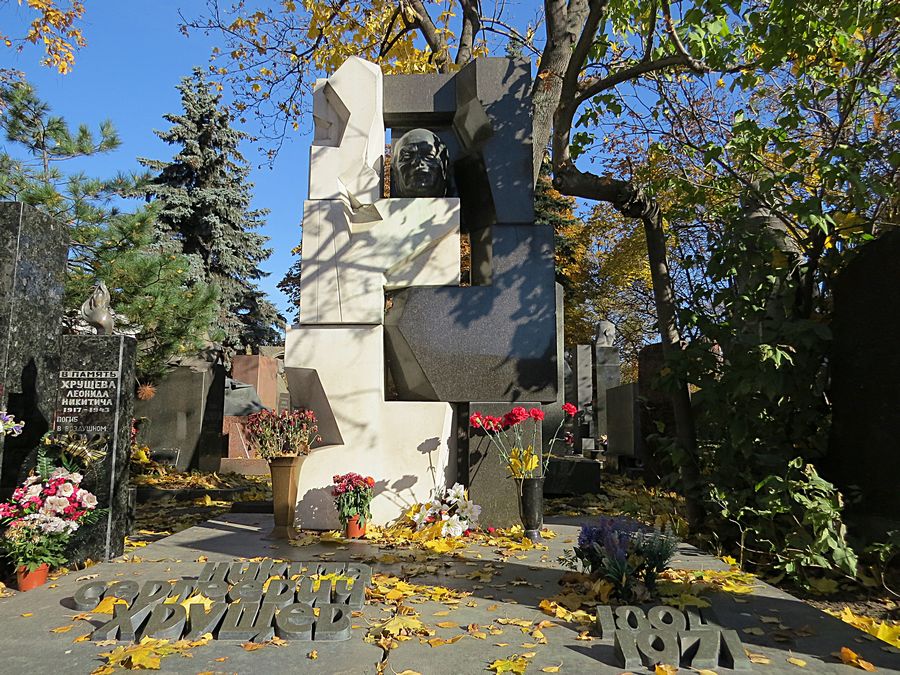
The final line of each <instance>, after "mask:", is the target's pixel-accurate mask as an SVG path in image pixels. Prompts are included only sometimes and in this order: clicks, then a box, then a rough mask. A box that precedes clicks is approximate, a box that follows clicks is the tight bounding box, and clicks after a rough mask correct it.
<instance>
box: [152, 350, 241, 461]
mask: <svg viewBox="0 0 900 675" xmlns="http://www.w3.org/2000/svg"><path fill="white" fill-rule="evenodd" d="M224 407H225V367H224V366H223V365H222V364H221V363H217V362H212V361H206V360H203V359H191V360H189V361H186V362H185V365H180V366H178V367H176V368H174V369H173V370H172V371H171V372H170V373H169V374H168V375H166V377H165V379H164V380H163V381H162V382H160V383H159V384H158V385H157V391H156V395H155V396H154V397H153V398H151V399H150V400H148V401H137V402H136V404H135V414H136V416H137V417H139V418H141V417H144V418H146V419H147V422H146V423H144V424H143V426H142V427H141V439H142V440H143V441H144V442H146V443H147V445H149V446H150V448H152V449H153V451H154V453H159V457H160V458H161V459H164V460H166V461H169V462H171V463H173V464H174V465H175V466H176V467H177V468H178V469H179V470H181V471H185V470H188V469H193V468H199V469H201V470H204V471H218V469H219V462H220V461H221V459H222V454H223V449H224V440H223V438H224V437H223V435H222V423H223V415H224Z"/></svg>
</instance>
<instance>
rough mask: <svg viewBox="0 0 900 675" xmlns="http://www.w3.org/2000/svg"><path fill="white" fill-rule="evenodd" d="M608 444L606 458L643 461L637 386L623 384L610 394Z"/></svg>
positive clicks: (607, 404) (607, 400) (607, 401)
mask: <svg viewBox="0 0 900 675" xmlns="http://www.w3.org/2000/svg"><path fill="white" fill-rule="evenodd" d="M606 419H607V430H606V434H607V437H608V438H607V442H608V446H607V449H606V454H607V455H608V456H609V457H610V458H612V459H613V461H614V462H617V463H618V462H619V461H620V458H622V457H626V458H628V459H629V460H643V458H644V444H643V441H642V439H641V422H640V420H641V414H640V404H639V403H638V385H637V383H636V382H632V383H630V384H621V385H619V386H618V387H613V388H611V389H607V391H606Z"/></svg>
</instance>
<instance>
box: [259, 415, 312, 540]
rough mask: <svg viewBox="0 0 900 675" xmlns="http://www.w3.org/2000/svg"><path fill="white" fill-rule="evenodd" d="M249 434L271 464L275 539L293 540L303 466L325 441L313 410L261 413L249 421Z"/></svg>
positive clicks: (273, 532) (261, 454)
mask: <svg viewBox="0 0 900 675" xmlns="http://www.w3.org/2000/svg"><path fill="white" fill-rule="evenodd" d="M244 429H245V433H246V436H247V439H248V441H249V442H250V445H251V446H252V447H253V448H254V449H255V450H256V453H257V454H258V455H259V456H260V457H262V458H263V459H264V460H266V461H267V462H268V463H269V472H270V473H271V474H272V502H273V503H272V509H273V514H274V516H275V527H274V528H273V530H272V535H271V536H272V537H275V538H278V539H290V538H291V537H292V536H293V534H294V510H295V509H296V506H297V486H298V483H299V479H300V467H301V466H302V464H303V460H305V459H306V456H307V455H309V452H310V446H311V444H312V443H315V442H316V441H319V440H321V437H320V436H318V427H317V426H316V415H315V413H314V412H313V411H312V410H303V409H298V410H290V411H288V410H283V411H281V412H280V413H275V412H272V411H271V410H261V411H260V412H258V413H253V414H252V415H250V416H249V417H248V418H247V423H246V424H245V427H244Z"/></svg>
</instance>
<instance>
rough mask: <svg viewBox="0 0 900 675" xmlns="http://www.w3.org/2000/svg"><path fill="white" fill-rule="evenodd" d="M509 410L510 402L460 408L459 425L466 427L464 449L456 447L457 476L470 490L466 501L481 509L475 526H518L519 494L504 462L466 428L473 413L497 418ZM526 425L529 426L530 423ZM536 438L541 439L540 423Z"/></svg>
mask: <svg viewBox="0 0 900 675" xmlns="http://www.w3.org/2000/svg"><path fill="white" fill-rule="evenodd" d="M516 405H521V406H522V407H524V408H526V409H528V410H530V409H531V408H536V407H538V406H539V404H538V403H535V402H524V403H523V402H517V403H516ZM511 407H512V406H511V405H510V404H509V403H497V402H490V403H477V402H476V403H471V404H469V406H468V411H466V406H459V411H460V421H459V423H460V425H461V426H464V427H465V429H466V431H465V432H464V433H467V434H468V439H467V440H466V442H467V446H466V445H461V446H460V447H458V448H457V458H458V463H459V466H458V470H459V476H460V480H464V482H465V483H466V485H467V487H468V489H469V498H470V499H471V500H472V501H474V502H475V503H476V504H478V505H479V506H480V507H481V515H480V516H479V518H478V524H479V525H481V526H482V527H511V526H513V525H521V524H522V521H521V519H520V517H519V492H518V486H517V483H516V481H514V480H513V479H512V478H510V475H509V470H508V469H507V466H506V463H505V462H504V461H503V460H502V459H501V457H500V453H499V452H498V450H497V448H496V446H495V445H494V444H493V443H492V442H491V440H490V438H489V437H488V436H487V434H486V433H484V432H483V431H481V430H479V429H473V428H472V427H471V426H470V425H469V417H470V415H471V414H472V413H475V412H480V413H483V414H485V415H495V416H497V417H500V416H502V415H503V414H504V413H507V412H509V410H510V408H511ZM463 413H465V415H464V416H463V415H462V414H463ZM527 424H529V426H530V424H531V423H530V422H528V423H527ZM510 436H511V433H510ZM537 438H538V439H540V438H541V423H540V422H538V429H537Z"/></svg>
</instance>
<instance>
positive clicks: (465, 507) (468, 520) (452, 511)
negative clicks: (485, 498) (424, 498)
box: [411, 483, 481, 538]
mask: <svg viewBox="0 0 900 675" xmlns="http://www.w3.org/2000/svg"><path fill="white" fill-rule="evenodd" d="M480 514H481V507H480V506H478V505H477V504H476V503H475V502H473V501H471V500H470V499H469V494H468V492H467V491H466V489H465V488H464V487H463V486H462V485H460V484H459V483H456V484H455V485H454V486H453V487H449V488H438V489H435V490H434V492H433V493H432V498H431V501H429V502H426V503H424V504H419V505H418V510H416V511H415V512H414V513H412V515H411V517H412V520H413V523H415V526H416V532H417V533H423V532H428V533H429V534H431V535H433V537H434V538H436V537H459V536H462V535H464V534H466V533H467V532H469V530H474V529H475V528H476V527H478V516H479V515H480Z"/></svg>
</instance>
